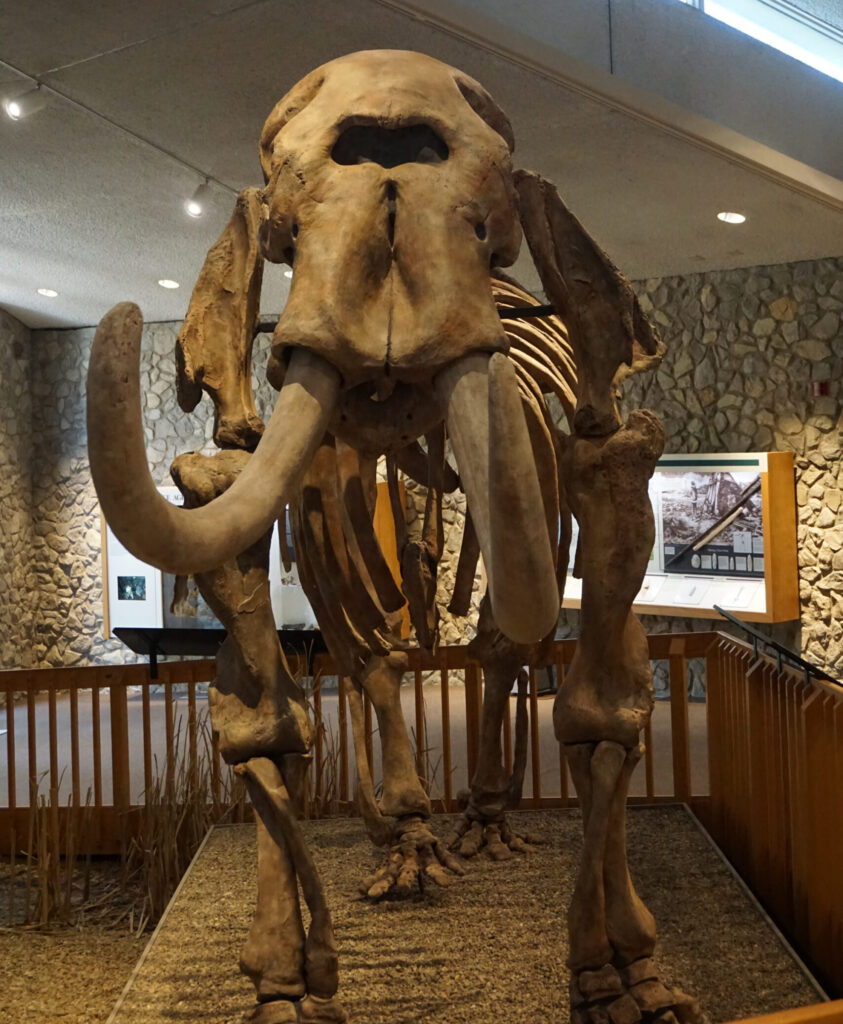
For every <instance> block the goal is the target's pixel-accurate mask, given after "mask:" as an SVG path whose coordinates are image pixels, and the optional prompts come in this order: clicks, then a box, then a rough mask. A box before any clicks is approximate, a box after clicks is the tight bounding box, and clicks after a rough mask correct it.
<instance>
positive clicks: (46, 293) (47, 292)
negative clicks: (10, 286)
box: [35, 288, 58, 299]
mask: <svg viewBox="0 0 843 1024" xmlns="http://www.w3.org/2000/svg"><path fill="white" fill-rule="evenodd" d="M35 290H36V291H37V292H38V294H39V295H44V296H45V297H46V298H48V299H54V298H55V297H56V296H57V295H58V292H56V291H53V289H52V288H36V289H35Z"/></svg>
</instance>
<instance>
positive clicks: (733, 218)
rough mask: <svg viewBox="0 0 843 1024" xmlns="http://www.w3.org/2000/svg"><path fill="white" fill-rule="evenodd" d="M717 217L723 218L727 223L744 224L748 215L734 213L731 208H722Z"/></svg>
mask: <svg viewBox="0 0 843 1024" xmlns="http://www.w3.org/2000/svg"><path fill="white" fill-rule="evenodd" d="M717 219H718V220H722V221H723V222H724V223H726V224H743V222H744V221H745V220H746V217H745V216H744V215H743V214H742V213H733V212H731V211H729V210H721V211H720V213H718V214H717Z"/></svg>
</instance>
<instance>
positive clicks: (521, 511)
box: [434, 352, 559, 644]
mask: <svg viewBox="0 0 843 1024" xmlns="http://www.w3.org/2000/svg"><path fill="white" fill-rule="evenodd" d="M434 386H435V388H436V392H437V396H438V397H439V400H440V402H441V403H442V408H443V409H444V410H445V418H446V423H447V426H448V436H449V438H450V440H451V444H452V446H453V449H454V453H455V455H456V457H457V463H458V468H459V473H460V477H461V478H462V482H463V486H464V488H465V493H466V497H467V498H468V507H469V511H470V512H471V518H472V521H473V523H474V527H475V530H476V531H477V537H478V540H479V541H480V550H481V552H482V553H483V562H484V564H485V566H486V574H487V576H488V578H489V596H490V598H491V601H492V612H493V613H494V617H495V622H496V623H497V625H498V628H499V629H500V630H501V632H503V633H505V634H506V636H508V637H509V638H510V639H511V640H514V641H515V642H516V643H523V644H529V643H535V642H536V641H538V640H541V639H543V638H544V637H545V636H547V634H548V633H549V632H550V631H551V630H552V629H553V628H554V626H555V625H556V621H557V619H558V617H559V590H558V587H557V585H556V574H555V571H554V558H553V552H552V547H551V544H550V538H549V536H548V532H547V520H546V518H545V514H544V506H543V503H542V496H541V488H540V487H539V480H538V474H537V471H536V463H535V458H534V456H533V452H532V448H531V447H530V435H529V433H528V431H527V424H526V421H525V419H524V410H523V407H522V405H521V397H520V395H519V393H518V382H517V380H516V377H515V371H514V370H513V367H512V363H511V362H510V361H509V359H508V358H507V357H506V356H505V355H503V353H501V352H496V353H494V354H493V355H491V356H490V355H489V354H488V353H483V352H478V353H473V354H471V355H468V356H466V357H465V358H463V359H459V360H457V362H455V363H452V364H451V365H450V366H447V367H446V368H445V369H444V370H442V371H441V373H440V374H439V375H438V377H437V378H436V381H435V385H434Z"/></svg>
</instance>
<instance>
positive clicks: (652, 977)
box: [570, 957, 703, 1024]
mask: <svg viewBox="0 0 843 1024" xmlns="http://www.w3.org/2000/svg"><path fill="white" fill-rule="evenodd" d="M570 987H571V1022H572V1024H638V1022H643V1024H656V1022H658V1024H702V1021H703V1015H702V1012H701V1011H700V1007H699V1003H698V1002H697V1001H696V999H693V998H692V997H691V996H689V995H686V994H685V993H684V992H682V991H681V990H680V989H675V988H669V987H668V986H667V985H665V984H663V982H662V981H661V980H660V978H659V976H658V971H657V969H656V967H655V964H654V962H653V960H652V959H651V958H650V957H641V958H640V959H638V960H633V961H632V963H630V964H627V965H626V966H625V967H622V968H620V969H616V968H615V967H614V966H613V965H612V964H606V965H605V966H603V967H600V968H598V969H597V970H593V971H580V972H579V973H578V974H576V975H575V976H574V977H572V978H571V986H570Z"/></svg>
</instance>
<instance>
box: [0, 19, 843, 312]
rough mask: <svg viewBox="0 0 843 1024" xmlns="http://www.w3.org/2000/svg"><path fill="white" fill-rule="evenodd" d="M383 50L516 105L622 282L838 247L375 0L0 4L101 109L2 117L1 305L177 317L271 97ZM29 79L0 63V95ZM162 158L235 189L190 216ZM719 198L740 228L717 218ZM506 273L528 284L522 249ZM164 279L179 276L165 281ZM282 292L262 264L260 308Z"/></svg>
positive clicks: (252, 156) (662, 137) (732, 169)
mask: <svg viewBox="0 0 843 1024" xmlns="http://www.w3.org/2000/svg"><path fill="white" fill-rule="evenodd" d="M379 47H389V48H406V49H417V50H422V51H425V52H427V53H430V54H432V55H434V56H436V57H439V58H440V59H442V60H445V61H447V62H449V63H451V64H454V65H456V66H458V67H461V68H463V69H464V70H465V71H467V72H468V73H469V74H471V75H473V76H474V77H476V78H478V79H479V80H480V81H481V82H482V83H483V84H484V85H485V86H486V87H487V88H488V89H489V91H490V92H491V93H492V94H493V95H494V96H495V98H496V99H497V100H498V102H499V103H500V104H501V106H503V108H504V109H505V110H506V111H507V112H508V113H509V115H510V118H511V120H512V122H513V126H514V128H515V132H516V138H517V151H516V160H517V162H518V163H519V164H521V165H522V166H525V167H529V168H532V169H535V170H537V171H539V172H541V173H542V174H544V175H545V176H546V177H549V178H551V179H552V180H553V181H554V182H555V183H556V184H557V186H558V187H559V189H560V191H561V192H562V194H563V196H564V197H565V198H566V201H567V202H568V203H569V205H570V206H571V207H572V209H573V210H574V211H575V212H576V213H577V215H578V216H579V218H580V219H581V220H582V222H583V223H584V224H585V226H586V227H587V228H588V230H589V231H591V232H592V234H593V235H594V236H595V237H596V238H597V239H598V241H599V242H600V243H601V244H602V245H603V246H604V247H605V248H606V249H607V250H608V252H609V253H610V254H611V255H612V257H613V258H614V259H615V261H616V262H617V263H618V264H619V266H620V267H621V268H622V269H623V270H624V272H625V273H626V274H627V275H628V276H630V277H632V278H643V277H653V276H661V275H665V274H677V273H686V272H689V271H694V270H704V269H713V268H718V269H720V268H725V267H734V266H750V265H754V264H765V263H775V262H784V261H791V260H800V259H809V258H816V257H821V256H827V255H839V253H840V252H841V251H843V212H841V211H840V210H839V209H834V208H832V207H830V206H828V205H827V204H824V203H823V202H821V201H817V200H816V199H813V198H811V197H809V196H807V195H805V194H801V193H800V192H798V191H795V190H793V189H792V188H790V187H788V186H787V185H786V184H783V183H780V182H777V181H776V180H774V179H773V178H771V177H770V176H766V175H763V174H759V173H756V172H754V171H753V170H752V169H751V168H748V167H747V166H745V165H741V164H740V163H738V162H734V161H731V160H729V159H727V158H726V157H724V156H721V155H718V154H716V153H715V152H712V151H711V150H707V149H704V148H701V147H700V146H699V145H696V144H695V143H694V141H693V140H690V139H685V138H682V137H681V136H680V135H678V134H676V133H671V132H667V131H664V130H662V129H661V128H659V127H657V126H654V125H652V124H647V123H645V122H643V121H642V120H640V119H639V118H636V117H633V116H631V115H628V114H625V113H623V112H619V111H618V110H617V109H616V108H612V107H610V106H608V105H604V104H601V103H600V102H597V101H596V100H594V99H592V98H587V97H586V96H584V95H582V94H580V93H579V92H577V91H575V90H573V89H570V88H566V87H565V86H564V85H562V84H559V83H558V82H555V81H553V80H550V79H549V78H548V77H546V76H543V75H541V74H539V73H537V72H535V71H532V70H530V69H529V68H527V67H524V66H519V65H516V64H514V63H513V62H512V61H510V60H508V59H506V58H505V57H503V56H500V55H496V54H495V53H493V52H490V51H489V50H488V49H485V48H482V47H480V46H477V45H474V44H472V43H470V42H467V41H465V40H462V39H460V38H458V36H457V35H456V34H454V33H449V32H445V31H442V30H441V29H439V28H437V27H435V26H434V25H430V24H422V23H419V22H418V21H416V20H413V19H412V18H410V17H408V16H406V15H405V14H403V13H401V12H400V11H397V10H393V9H389V8H388V7H385V6H383V5H382V4H380V3H377V2H375V0H308V2H306V3H291V2H284V0H257V2H254V0H253V2H247V3H243V2H242V0H240V2H238V0H227V2H226V0H181V2H179V3H177V4H174V3H172V2H171V0H140V2H137V3H134V4H131V5H129V4H119V5H118V4H102V3H100V2H99V0H96V2H94V0H76V2H74V3H72V4H69V3H67V2H66V0H27V2H24V0H4V2H3V4H2V5H0V59H2V60H3V61H7V62H8V63H9V64H11V65H13V66H14V67H16V68H18V69H20V70H21V71H22V72H24V73H25V74H28V75H32V76H38V77H40V78H41V79H42V80H43V81H44V82H45V83H46V84H48V85H50V86H52V87H54V88H55V89H57V90H59V91H60V92H62V93H64V94H65V95H66V96H68V97H70V98H72V99H73V100H76V101H77V102H78V103H80V104H83V105H84V106H87V107H89V108H91V109H92V110H94V111H96V112H97V113H98V114H100V115H102V118H98V117H94V116H91V114H89V113H86V112H85V111H84V110H83V109H81V108H80V107H78V106H76V105H74V104H72V103H69V102H65V101H63V100H61V99H59V98H53V99H52V100H51V102H50V103H49V104H48V105H47V106H46V107H45V108H44V109H43V110H41V111H39V112H38V113H37V114H36V115H33V116H32V117H30V118H27V119H26V120H23V121H20V122H16V123H13V122H12V121H10V120H8V119H7V118H5V117H4V118H0V306H3V307H4V308H6V309H8V310H9V311H10V312H12V313H13V314H15V315H16V316H18V317H19V318H20V319H22V320H23V321H24V322H25V323H27V324H29V325H30V326H33V327H41V326H77V325H83V324H92V323H96V322H97V321H98V320H99V318H100V316H101V315H102V314H103V312H104V311H105V310H106V309H108V308H109V307H110V306H111V305H112V304H114V303H115V302H117V301H120V300H123V299H132V300H134V301H136V302H138V303H139V305H140V306H141V308H142V310H143V311H144V314H145V316H146V318H147V319H148V320H171V319H180V318H181V317H183V315H184V312H185V308H186V305H187V301H188V299H189V295H190V289H191V287H192V284H193V282H194V281H195V279H196V276H197V274H198V272H199V268H200V267H201V264H202V260H203V258H204V254H205V252H206V250H207V249H208V247H209V246H210V245H211V244H212V243H213V241H214V240H215V238H216V236H217V235H218V233H219V231H220V230H221V228H222V226H223V225H224V224H225V222H226V220H227V219H228V216H229V213H230V211H231V207H232V205H233V192H234V191H236V190H238V189H240V188H242V187H244V186H246V185H249V184H260V183H261V179H260V169H259V165H258V160H257V139H258V136H259V133H260V129H261V126H262V124H263V121H264V119H265V117H266V115H267V113H268V112H269V110H270V109H271V107H272V106H273V104H274V103H275V101H276V100H277V99H278V98H279V97H280V96H281V95H282V94H283V93H284V92H285V91H286V90H287V89H288V88H289V87H290V86H291V85H292V84H293V83H294V82H296V81H297V80H298V79H299V78H300V77H302V76H303V75H304V74H306V73H307V72H308V71H309V70H310V69H311V68H313V67H315V66H317V65H318V64H320V63H323V62H324V61H326V60H330V59H331V58H333V57H336V56H339V55H341V54H343V53H347V52H349V51H352V50H356V49H370V48H379ZM25 84H26V80H25V79H23V78H21V77H20V76H19V75H16V74H15V73H14V72H13V71H11V70H10V69H8V68H4V67H3V66H2V65H0V95H2V94H3V93H4V92H6V93H7V92H9V91H13V90H14V88H15V87H16V86H22V85H25ZM103 118H105V119H106V120H103ZM109 121H110V122H113V123H114V124H113V125H112V124H109V123H108V122H109ZM114 125H119V126H123V127H125V128H126V129H128V130H129V131H131V132H132V133H134V134H135V135H137V136H140V137H141V138H143V139H146V140H148V141H149V142H151V143H153V144H154V146H155V147H158V148H159V150H163V151H166V152H159V151H156V149H154V148H152V147H150V146H147V145H144V144H142V143H141V142H138V141H135V140H133V139H132V138H130V137H128V136H127V135H126V134H125V133H124V132H122V131H120V130H119V128H117V127H115V126H114ZM818 130H825V129H824V128H823V126H819V128H818ZM167 152H168V153H170V154H173V155H175V156H176V157H178V158H179V159H180V160H182V161H184V162H186V163H188V164H190V165H192V166H194V167H196V168H198V169H200V170H201V171H202V172H203V173H205V174H208V175H211V176H213V177H214V178H216V179H217V180H218V181H219V182H221V183H224V185H225V186H227V187H228V189H230V190H231V191H228V190H227V189H226V188H223V187H219V186H213V188H212V201H211V204H210V209H209V211H208V213H207V215H206V216H205V217H203V218H202V219H201V220H196V221H194V220H191V219H190V218H189V217H187V216H186V214H185V213H184V211H183V208H182V202H183V200H184V198H185V197H186V196H188V195H189V194H190V193H191V192H192V191H193V189H194V188H195V187H196V186H197V185H198V184H199V182H200V180H201V178H200V177H199V176H198V175H197V174H196V173H194V172H192V171H190V170H188V169H186V168H185V167H184V166H182V165H181V164H179V163H178V162H177V161H176V160H173V159H171V157H169V156H167V155H166V153H167ZM722 209H738V210H741V211H743V212H745V213H747V214H748V221H747V223H746V224H745V225H742V226H740V227H739V228H729V227H727V226H724V225H722V224H721V223H720V222H719V221H717V220H716V219H715V214H716V212H717V211H718V210H722ZM516 272H517V273H518V274H519V276H521V277H522V279H523V280H524V281H525V283H527V284H528V285H531V286H532V287H537V279H536V277H535V271H534V269H533V268H532V267H531V266H530V265H529V261H528V260H526V259H522V261H521V262H520V263H519V266H518V268H517V270H516ZM162 277H168V278H173V279H175V280H178V281H180V282H181V284H182V287H181V288H180V289H179V290H178V291H175V292H165V291H164V290H163V289H161V288H160V287H158V285H157V284H156V282H157V280H158V279H159V278H162ZM287 284H288V282H287V281H286V279H285V278H284V277H283V275H282V273H281V271H280V269H279V268H275V267H273V268H269V280H268V284H267V287H266V289H265V293H264V300H263V304H262V305H263V309H264V310H265V311H267V312H271V311H275V312H277V311H278V310H279V309H280V308H281V306H282V305H283V302H284V297H285V293H286V288H287ZM38 287H50V288H54V289H55V290H57V291H58V292H59V296H58V298H56V299H52V300H50V299H44V298H41V297H40V296H38V295H37V294H36V291H35V290H36V288H38Z"/></svg>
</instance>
